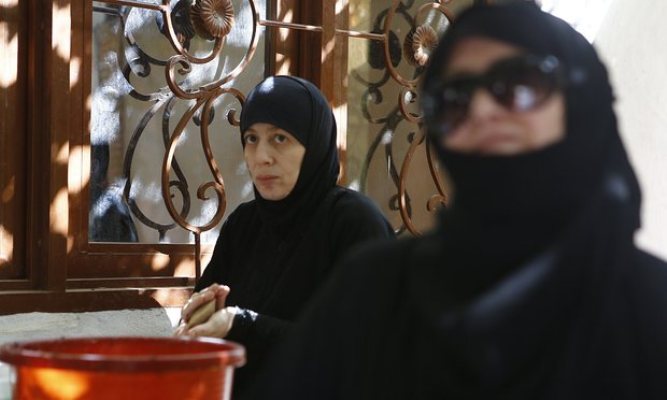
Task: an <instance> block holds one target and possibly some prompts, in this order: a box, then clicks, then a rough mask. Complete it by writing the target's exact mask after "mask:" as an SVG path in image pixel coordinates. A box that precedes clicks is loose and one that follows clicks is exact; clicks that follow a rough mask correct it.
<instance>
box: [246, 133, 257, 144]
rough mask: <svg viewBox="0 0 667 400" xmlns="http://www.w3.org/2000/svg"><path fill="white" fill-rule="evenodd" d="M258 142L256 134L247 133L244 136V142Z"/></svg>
mask: <svg viewBox="0 0 667 400" xmlns="http://www.w3.org/2000/svg"><path fill="white" fill-rule="evenodd" d="M256 142H257V137H256V136H255V135H245V136H244V137H243V143H245V144H253V143H256Z"/></svg>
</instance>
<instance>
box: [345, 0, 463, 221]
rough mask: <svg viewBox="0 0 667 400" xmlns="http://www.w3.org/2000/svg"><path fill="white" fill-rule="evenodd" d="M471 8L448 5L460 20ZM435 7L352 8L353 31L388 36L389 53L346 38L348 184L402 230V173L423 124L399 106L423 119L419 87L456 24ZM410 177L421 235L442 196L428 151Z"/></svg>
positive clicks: (362, 2) (363, 3)
mask: <svg viewBox="0 0 667 400" xmlns="http://www.w3.org/2000/svg"><path fill="white" fill-rule="evenodd" d="M471 3H472V0H469V1H467V0H458V1H456V0H452V1H451V2H447V3H446V6H445V7H446V8H447V13H449V14H450V15H455V14H456V13H457V12H460V10H461V9H463V8H465V7H466V6H468V5H470V4H471ZM432 5H433V2H430V1H402V2H400V3H398V6H397V7H396V9H395V12H394V13H393V15H392V14H391V13H390V10H391V7H392V3H391V2H377V1H370V0H352V1H350V3H349V19H350V21H349V24H350V29H353V30H358V31H365V32H372V33H378V34H384V35H386V43H387V45H388V49H387V51H385V48H384V45H383V43H382V42H381V41H377V40H368V39H360V38H350V39H349V40H348V65H347V70H348V74H349V77H348V88H347V100H348V116H347V121H348V125H347V140H346V142H347V154H346V156H347V162H348V164H347V176H348V182H349V184H350V186H352V187H353V188H356V189H359V190H361V191H362V192H364V193H366V194H368V195H369V196H371V197H372V198H373V199H374V200H375V201H376V202H377V203H378V204H379V205H380V206H381V207H382V209H383V211H384V213H385V215H387V216H388V218H389V219H390V221H391V222H392V224H393V226H394V227H397V228H398V227H401V226H402V225H403V220H402V218H401V215H400V212H399V209H398V197H399V190H398V186H399V175H400V170H401V168H402V166H403V163H404V160H405V158H406V156H407V155H408V149H409V147H410V144H411V142H412V141H413V140H415V138H417V137H418V134H419V133H420V127H419V124H418V123H416V122H414V121H410V120H408V119H407V118H406V117H405V114H404V112H403V111H402V110H401V102H402V103H403V104H404V106H405V107H404V108H405V109H406V110H405V111H406V112H407V113H409V114H411V115H419V113H420V112H419V109H418V107H417V102H416V100H417V96H418V94H417V93H416V90H415V88H416V85H415V83H416V82H418V80H419V78H420V76H421V74H422V73H423V72H424V65H425V63H426V62H427V61H428V56H429V54H430V52H431V51H432V49H433V48H434V47H435V45H436V44H437V39H438V37H439V36H440V35H441V34H442V33H443V32H444V31H445V30H446V29H447V27H448V26H449V23H450V20H449V18H448V17H447V15H446V14H445V13H444V12H442V11H441V10H436V9H434V8H433V7H432ZM390 16H391V19H390V18H389V17H390ZM385 28H387V29H385ZM385 30H386V34H385V33H384V32H385ZM397 76H398V78H397ZM408 171H410V172H409V174H408V176H407V179H406V180H405V182H406V196H405V198H406V204H407V209H408V212H409V214H410V216H411V219H412V220H413V222H414V224H415V225H416V226H417V227H418V228H419V230H422V231H423V230H424V229H427V228H428V227H429V226H430V225H431V221H432V219H433V213H432V212H428V211H427V209H426V204H427V203H428V200H429V198H430V197H431V196H432V195H434V194H435V193H436V190H435V186H434V182H433V180H432V179H431V177H430V175H429V173H428V171H429V166H428V161H427V158H426V151H425V146H424V145H421V146H420V148H419V149H418V150H417V151H415V152H414V154H413V157H412V159H411V162H410V164H409V168H408Z"/></svg>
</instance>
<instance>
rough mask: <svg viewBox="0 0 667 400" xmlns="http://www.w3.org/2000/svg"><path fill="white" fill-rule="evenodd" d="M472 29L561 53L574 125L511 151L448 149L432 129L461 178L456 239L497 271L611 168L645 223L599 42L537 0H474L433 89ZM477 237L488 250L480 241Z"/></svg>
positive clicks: (449, 226) (570, 214)
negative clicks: (488, 0) (501, 0)
mask: <svg viewBox="0 0 667 400" xmlns="http://www.w3.org/2000/svg"><path fill="white" fill-rule="evenodd" d="M473 36H477V37H485V38H491V39H495V40H499V41H503V42H506V43H509V44H511V45H514V46H517V47H519V48H522V49H524V50H525V51H526V52H528V53H532V54H535V55H554V56H556V57H558V59H559V60H560V62H561V64H562V65H564V67H565V70H566V76H567V86H566V89H565V93H564V95H565V96H564V97H565V103H566V133H565V138H564V140H562V141H561V142H559V143H557V144H554V145H551V146H549V147H547V148H545V149H542V150H539V151H535V152H531V153H526V154H521V155H516V156H511V157H507V156H486V155H470V154H461V153H457V152H454V151H449V150H447V149H445V148H443V147H442V146H439V145H437V144H438V143H439V142H440V138H439V137H438V133H437V132H433V131H431V132H429V136H430V138H431V139H432V140H433V141H434V143H436V146H434V147H435V148H436V149H437V151H438V154H439V158H440V161H441V162H442V164H443V165H444V167H445V168H446V169H447V171H448V172H449V174H450V175H451V178H452V181H453V183H454V201H453V205H452V206H451V208H450V209H449V210H448V211H447V212H445V213H444V214H443V216H442V219H443V221H442V226H441V228H442V230H443V232H444V234H445V235H447V236H450V239H451V241H450V242H451V245H452V246H453V247H459V246H462V245H463V244H467V245H466V247H467V248H468V249H469V250H470V253H471V254H470V255H471V256H473V257H478V259H477V261H478V262H477V265H479V266H480V268H481V269H483V270H485V271H487V273H488V271H489V268H494V269H495V272H494V273H492V274H489V275H488V276H490V277H492V278H491V280H495V279H497V278H498V275H502V274H504V273H506V272H507V271H508V269H511V268H513V267H514V266H516V265H518V264H520V263H521V262H522V261H524V260H525V259H526V258H527V257H530V256H532V255H534V254H535V253H537V252H539V251H541V250H544V249H545V248H546V247H547V246H548V245H549V244H550V243H552V241H553V240H554V239H555V238H556V237H557V236H558V235H559V234H562V232H563V230H564V229H566V227H567V226H568V225H569V224H571V222H572V220H573V218H575V216H576V215H577V214H578V213H579V212H580V211H581V209H582V207H583V206H584V205H585V204H587V203H588V202H589V201H590V200H591V198H592V197H593V196H594V195H595V194H596V193H597V190H596V188H599V187H600V186H601V185H602V184H604V183H603V182H604V181H605V180H606V179H608V178H609V176H610V175H614V176H615V177H616V178H618V180H616V181H615V182H617V184H618V186H617V189H618V190H620V191H624V193H625V195H627V197H628V199H629V203H628V209H629V210H631V211H630V212H631V213H632V214H633V215H632V219H631V221H630V225H631V226H632V227H633V229H636V228H638V227H639V203H640V197H641V196H640V191H639V186H638V183H637V180H636V177H635V175H634V173H633V171H632V168H631V167H630V164H629V162H628V158H627V155H626V153H625V150H624V148H623V145H622V143H621V139H620V136H619V134H618V129H617V123H616V117H615V114H614V111H613V108H612V103H613V94H612V89H611V86H610V85H609V80H608V76H607V71H606V68H605V67H604V65H603V64H602V63H601V61H600V60H599V58H598V56H597V54H596V52H595V50H594V49H593V47H592V46H591V45H590V44H589V43H588V42H587V41H586V39H585V38H584V37H583V36H582V35H580V34H579V33H578V32H577V31H575V30H574V29H573V28H572V27H570V26H569V25H568V24H567V23H566V22H564V21H562V20H560V19H558V18H556V17H554V16H551V15H550V14H547V13H545V12H542V11H541V10H540V9H539V8H538V7H537V6H536V5H535V4H533V3H531V2H525V1H522V2H515V3H510V4H505V5H490V6H489V5H486V6H476V7H472V8H471V9H469V10H468V11H467V12H464V13H463V14H462V15H461V16H460V18H459V19H458V20H457V21H456V23H455V24H454V25H453V26H452V28H451V29H449V30H448V31H447V33H446V34H445V35H444V37H443V38H442V40H441V43H440V45H439V47H438V49H437V50H436V52H435V53H434V55H433V59H432V61H431V64H430V66H429V68H428V70H427V72H426V75H425V79H424V81H423V87H424V90H425V91H427V90H428V88H429V87H430V86H432V85H433V84H434V82H435V81H437V80H438V79H440V77H441V76H442V75H443V73H444V69H443V66H446V65H447V62H448V58H449V56H450V54H451V52H452V50H453V48H454V47H455V45H456V44H457V43H458V42H459V41H460V40H461V39H463V38H466V37H473ZM448 232H449V233H448ZM453 232H456V235H455V234H454V233H453ZM473 242H476V243H478V244H479V246H483V251H480V249H479V248H474V247H475V246H473V247H472V248H471V247H470V246H469V244H470V243H473Z"/></svg>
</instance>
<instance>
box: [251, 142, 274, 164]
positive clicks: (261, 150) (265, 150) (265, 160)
mask: <svg viewBox="0 0 667 400" xmlns="http://www.w3.org/2000/svg"><path fill="white" fill-rule="evenodd" d="M255 158H256V159H257V162H258V163H262V164H269V163H271V162H273V151H272V149H271V146H270V145H269V144H268V143H266V142H265V141H262V140H260V141H259V142H258V143H257V151H256V152H255Z"/></svg>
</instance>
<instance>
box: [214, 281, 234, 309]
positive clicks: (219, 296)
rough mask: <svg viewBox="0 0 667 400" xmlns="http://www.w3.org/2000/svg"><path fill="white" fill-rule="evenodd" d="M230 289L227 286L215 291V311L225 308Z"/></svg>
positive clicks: (221, 286)
mask: <svg viewBox="0 0 667 400" xmlns="http://www.w3.org/2000/svg"><path fill="white" fill-rule="evenodd" d="M230 291H231V289H230V288H229V286H225V285H220V286H218V288H217V289H216V291H215V302H216V304H215V309H216V310H222V309H223V308H225V307H226V304H225V303H226V302H227V296H228V295H229V292H230Z"/></svg>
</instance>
